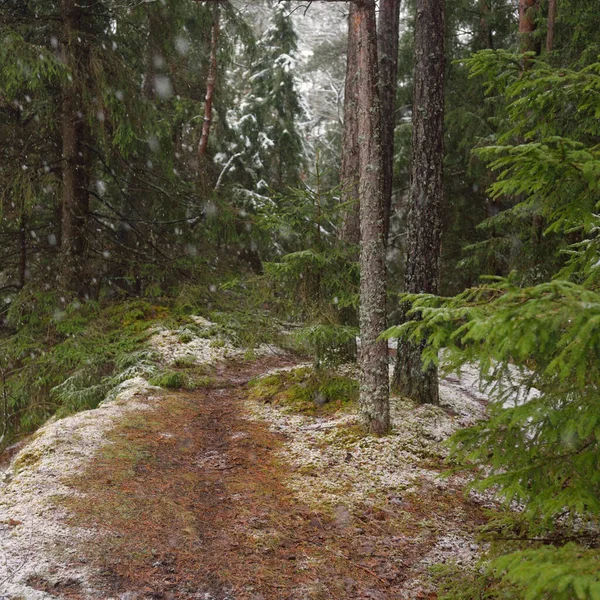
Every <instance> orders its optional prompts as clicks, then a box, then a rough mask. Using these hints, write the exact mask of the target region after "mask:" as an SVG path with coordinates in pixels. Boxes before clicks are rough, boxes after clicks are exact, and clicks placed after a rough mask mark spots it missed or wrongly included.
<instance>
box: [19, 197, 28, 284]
mask: <svg viewBox="0 0 600 600" xmlns="http://www.w3.org/2000/svg"><path fill="white" fill-rule="evenodd" d="M22 210H23V211H24V210H25V207H23V208H22ZM26 279H27V215H26V214H25V213H24V212H22V213H21V222H20V223H19V289H23V288H24V287H25V283H26Z"/></svg>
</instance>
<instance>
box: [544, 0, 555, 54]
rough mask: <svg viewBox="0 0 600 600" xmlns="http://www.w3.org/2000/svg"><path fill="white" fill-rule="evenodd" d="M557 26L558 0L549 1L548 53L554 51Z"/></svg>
mask: <svg viewBox="0 0 600 600" xmlns="http://www.w3.org/2000/svg"><path fill="white" fill-rule="evenodd" d="M555 25H556V0H548V33H547V34H546V52H552V50H553V49H554V26H555Z"/></svg>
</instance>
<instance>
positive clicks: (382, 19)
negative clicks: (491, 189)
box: [377, 0, 400, 240]
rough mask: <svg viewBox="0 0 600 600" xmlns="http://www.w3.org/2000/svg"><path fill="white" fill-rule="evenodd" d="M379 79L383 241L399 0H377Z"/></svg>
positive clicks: (391, 150)
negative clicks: (378, 1) (378, 2)
mask: <svg viewBox="0 0 600 600" xmlns="http://www.w3.org/2000/svg"><path fill="white" fill-rule="evenodd" d="M377 34H378V48H377V50H378V56H379V82H380V87H379V89H380V90H381V152H382V163H381V169H382V188H383V189H382V195H383V223H384V227H385V238H386V240H387V236H388V232H389V228H390V215H391V212H392V191H393V183H394V131H395V129H396V87H397V86H398V38H399V35H400V0H381V2H380V5H379V24H378V32H377Z"/></svg>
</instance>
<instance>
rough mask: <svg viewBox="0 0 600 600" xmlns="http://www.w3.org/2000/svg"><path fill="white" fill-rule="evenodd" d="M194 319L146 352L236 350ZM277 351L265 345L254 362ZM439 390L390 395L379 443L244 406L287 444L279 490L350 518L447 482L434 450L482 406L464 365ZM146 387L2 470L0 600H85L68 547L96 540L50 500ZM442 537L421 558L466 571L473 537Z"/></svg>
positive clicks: (67, 491)
mask: <svg viewBox="0 0 600 600" xmlns="http://www.w3.org/2000/svg"><path fill="white" fill-rule="evenodd" d="M194 321H195V325H196V326H197V327H198V328H200V333H198V331H197V330H196V332H195V333H190V331H186V330H185V328H183V329H181V330H178V331H171V330H166V329H162V330H157V332H156V333H155V335H154V336H153V337H152V338H151V340H150V345H151V347H152V348H154V349H155V350H156V351H157V353H158V354H159V355H160V356H161V358H162V360H163V361H164V362H165V363H166V364H173V363H174V362H176V361H177V360H180V359H185V360H186V361H192V362H194V363H195V364H209V363H214V362H216V361H218V360H222V359H225V358H232V357H235V356H240V355H242V354H243V353H244V351H243V350H240V349H239V348H234V347H233V346H232V345H230V344H228V343H224V342H223V341H222V340H220V339H218V338H215V337H211V336H208V335H207V336H206V337H203V334H202V332H203V331H206V332H208V331H209V330H210V329H211V327H213V324H212V323H210V322H209V321H206V320H205V319H202V318H201V317H197V318H196V319H194ZM277 352H278V350H277V349H274V348H272V347H270V346H267V345H265V346H263V347H260V348H259V349H258V351H257V352H256V351H255V354H258V355H261V354H262V355H265V354H272V353H277ZM304 366H306V365H304ZM351 370H352V369H350V371H351ZM346 374H352V373H351V372H350V373H346ZM440 389H441V398H442V406H440V407H434V406H417V407H415V406H414V405H413V404H412V403H411V402H408V401H406V400H403V399H401V398H398V397H394V398H392V405H391V410H392V421H393V425H394V434H393V435H390V436H386V437H383V438H377V437H373V436H363V435H361V434H360V432H359V429H358V427H352V426H353V425H357V424H358V420H357V419H358V417H357V415H356V414H343V415H337V416H333V417H328V418H321V419H319V418H317V419H315V418H314V417H313V418H310V417H305V416H301V415H297V414H292V413H290V412H286V411H285V410H284V409H282V408H281V407H275V406H272V405H266V404H262V403H259V402H248V407H249V409H250V412H251V417H250V418H256V419H260V420H264V421H266V422H267V423H268V424H269V426H270V427H271V428H272V429H273V430H275V431H279V432H283V433H285V434H286V435H287V439H288V442H287V443H286V445H285V447H284V450H283V452H282V458H283V459H285V460H286V461H289V463H290V464H291V465H292V467H293V469H294V474H293V476H292V477H291V478H290V480H289V481H288V485H289V487H290V488H291V489H292V490H293V491H294V492H295V494H296V495H297V496H298V498H299V499H300V500H303V501H305V502H307V503H308V504H311V503H312V504H318V505H323V504H325V505H330V506H339V505H341V504H343V505H344V506H346V507H348V509H349V510H352V506H353V505H357V504H359V503H362V504H366V505H373V506H375V505H376V504H377V503H378V502H381V501H382V499H384V500H385V501H386V502H392V503H393V502H396V501H400V498H401V497H402V496H403V495H404V494H410V493H417V492H418V491H419V490H420V489H422V487H423V485H424V483H425V484H427V485H429V486H434V487H436V488H439V489H444V488H445V487H446V486H448V485H449V484H448V481H447V480H444V479H441V478H440V477H439V469H436V468H435V467H434V466H431V465H432V464H434V463H435V461H436V460H438V459H440V458H441V457H443V456H444V454H445V451H444V449H443V448H442V447H441V446H440V442H442V441H443V440H445V439H446V438H447V437H448V436H449V435H451V434H452V433H453V432H454V431H456V430H457V429H458V428H459V427H462V426H465V425H469V424H471V423H473V422H474V421H476V420H478V419H480V418H482V417H483V416H484V413H485V397H484V396H483V395H482V394H481V393H480V392H479V387H478V378H477V370H476V369H474V368H473V369H466V370H465V372H464V373H463V375H462V378H461V379H460V380H459V379H458V378H451V377H450V378H447V379H445V380H444V381H442V382H441V386H440ZM156 390H157V388H154V387H153V386H150V385H149V384H148V382H147V381H146V380H144V379H142V378H141V377H136V378H134V379H130V380H128V381H126V382H124V383H123V384H121V386H119V388H118V389H117V390H116V392H114V393H112V394H111V395H110V399H107V400H105V402H103V403H102V404H101V405H100V406H99V407H98V408H96V409H94V410H90V411H85V412H82V413H78V414H76V415H72V416H69V417H67V418H64V419H61V420H55V419H52V420H51V421H49V422H48V423H47V424H46V425H45V426H44V427H42V428H41V429H40V430H39V431H38V432H37V433H36V434H35V435H34V436H33V438H32V441H31V442H30V443H29V444H28V445H27V446H25V447H24V448H23V449H22V450H21V451H20V452H19V453H18V454H17V455H16V456H15V458H14V459H13V461H12V462H11V464H10V465H9V466H8V468H7V469H6V470H5V471H4V472H0V599H2V598H4V597H7V598H25V599H26V600H49V599H50V598H54V597H55V596H51V595H49V594H47V593H45V592H43V591H39V590H36V589H34V587H32V585H33V583H34V581H35V579H36V578H41V579H43V580H45V581H48V582H49V583H50V584H52V582H55V581H63V582H64V581H65V580H70V581H74V582H76V583H78V584H79V586H80V589H81V590H82V591H84V593H85V591H86V590H89V592H90V594H92V588H93V585H92V583H91V581H92V579H91V578H92V576H93V574H91V573H90V572H89V571H88V569H86V564H85V561H84V560H80V559H79V557H78V556H77V554H76V553H77V550H76V548H77V546H78V542H81V541H89V542H93V540H94V538H95V536H96V535H97V532H95V531H93V530H86V529H82V528H78V527H75V526H71V525H69V524H68V522H67V517H68V515H67V513H66V511H65V510H64V509H63V508H60V504H61V502H60V501H58V502H57V499H58V500H60V499H61V498H65V497H69V496H72V495H73V494H74V491H73V489H72V488H71V487H69V485H68V479H69V478H70V477H72V476H73V475H76V474H78V473H81V472H83V471H84V470H85V468H86V466H87V465H88V463H89V461H90V460H91V458H92V457H93V456H94V455H95V454H96V453H97V452H98V450H99V449H100V448H101V447H102V446H103V445H105V444H106V443H107V433H108V432H110V431H111V429H112V428H113V427H114V426H115V424H116V422H118V421H119V420H120V419H123V418H124V417H125V416H126V415H127V414H128V413H131V412H132V411H144V410H150V409H151V408H153V407H154V406H155V405H156V403H157V402H159V399H160V396H158V395H157V394H156ZM316 475H317V476H316ZM448 536H449V537H448ZM452 536H454V537H452ZM447 537H448V539H445V538H440V539H439V540H438V543H437V544H436V547H435V548H434V549H433V550H431V552H430V555H429V556H428V557H426V559H424V560H425V561H428V560H429V561H432V562H435V561H437V558H436V557H438V558H439V557H442V558H443V557H444V556H445V555H446V554H448V553H449V554H452V555H453V556H463V559H461V560H464V561H465V562H469V561H471V560H473V558H474V557H475V556H476V554H477V552H476V546H474V543H473V541H472V540H469V539H464V538H463V537H460V535H459V534H453V533H452V532H450V533H447ZM65 565H68V567H66V566H65Z"/></svg>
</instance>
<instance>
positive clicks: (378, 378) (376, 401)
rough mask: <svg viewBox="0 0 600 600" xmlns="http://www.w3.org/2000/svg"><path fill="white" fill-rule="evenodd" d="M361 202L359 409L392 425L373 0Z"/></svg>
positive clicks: (361, 8)
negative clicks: (385, 334)
mask: <svg viewBox="0 0 600 600" xmlns="http://www.w3.org/2000/svg"><path fill="white" fill-rule="evenodd" d="M355 11H356V12H355V18H354V22H353V25H354V26H355V27H356V28H357V32H356V33H357V44H358V47H357V49H358V53H357V54H358V61H357V63H358V75H357V84H358V143H359V203H360V242H361V246H360V273H361V275H360V337H361V349H360V356H359V365H360V409H361V417H362V420H363V424H364V426H365V428H366V430H367V431H369V432H371V433H375V434H378V435H381V434H384V433H386V432H387V431H388V430H389V427H390V414H389V382H388V356H387V343H386V342H385V341H379V340H378V338H379V336H380V334H381V333H382V332H383V331H385V329H386V267H385V237H384V222H383V198H382V195H381V194H382V187H381V140H380V127H381V115H380V105H379V90H378V77H377V31H376V20H375V2H374V0H361V1H359V2H356V6H355Z"/></svg>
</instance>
